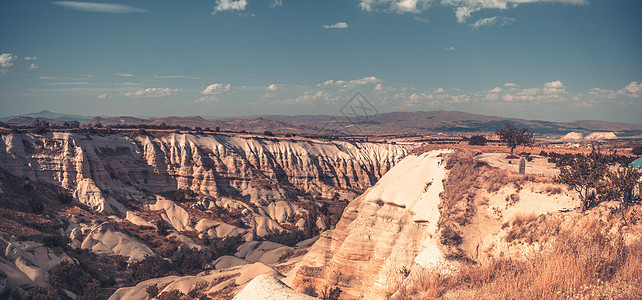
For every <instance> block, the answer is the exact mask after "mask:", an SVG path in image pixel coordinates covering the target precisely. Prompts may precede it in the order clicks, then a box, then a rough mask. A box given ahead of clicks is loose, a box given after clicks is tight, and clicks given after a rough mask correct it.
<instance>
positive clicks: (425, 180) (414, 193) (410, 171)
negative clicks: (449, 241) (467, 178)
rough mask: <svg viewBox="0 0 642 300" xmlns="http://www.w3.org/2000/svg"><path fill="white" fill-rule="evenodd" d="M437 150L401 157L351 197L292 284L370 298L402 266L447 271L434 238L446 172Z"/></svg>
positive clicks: (382, 290)
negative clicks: (335, 288) (331, 288)
mask: <svg viewBox="0 0 642 300" xmlns="http://www.w3.org/2000/svg"><path fill="white" fill-rule="evenodd" d="M441 153H442V152H440V151H434V152H429V153H425V154H422V155H420V156H415V155H411V156H408V157H406V158H405V159H404V160H403V161H401V162H400V163H399V164H398V165H397V166H396V167H395V168H393V169H392V170H390V171H389V172H388V173H387V174H386V175H384V177H383V178H381V180H380V181H379V183H378V184H377V185H376V186H375V187H373V188H371V189H369V190H368V191H367V192H366V193H364V194H363V195H362V196H360V197H358V198H357V199H355V200H354V201H352V202H351V203H350V204H349V205H348V207H346V209H345V211H344V213H343V216H342V218H341V220H340V221H339V223H337V226H336V228H335V229H334V230H331V231H326V232H324V233H323V234H321V238H320V239H319V241H317V242H316V243H315V244H314V245H313V246H312V248H310V251H309V253H308V254H307V255H306V257H305V259H304V260H303V262H302V265H301V267H300V269H299V271H298V273H297V275H296V278H295V279H294V282H293V286H294V287H295V288H296V289H302V288H303V287H305V286H307V285H313V286H315V287H316V289H317V290H322V289H323V288H324V286H325V285H330V286H339V287H340V288H341V289H342V290H343V293H344V296H346V297H349V298H357V297H359V296H361V295H363V296H365V298H367V299H372V298H376V297H383V295H386V294H390V293H391V292H393V290H390V289H391V288H393V284H394V282H392V281H391V280H392V279H393V278H394V277H395V275H396V274H397V273H398V272H399V270H400V269H401V268H402V267H406V268H408V269H409V268H410V267H411V266H412V265H413V264H419V265H421V266H422V267H425V268H432V269H435V270H440V271H443V272H449V270H450V269H452V268H453V266H452V264H451V263H450V262H449V261H447V260H445V259H444V255H443V253H444V250H442V248H443V246H442V245H440V244H439V243H438V238H437V237H436V233H437V222H438V221H439V209H438V205H439V193H440V192H441V191H442V190H443V185H442V180H443V179H444V177H445V175H446V171H445V169H444V167H443V165H442V163H441V161H442V158H441V157H440V156H441Z"/></svg>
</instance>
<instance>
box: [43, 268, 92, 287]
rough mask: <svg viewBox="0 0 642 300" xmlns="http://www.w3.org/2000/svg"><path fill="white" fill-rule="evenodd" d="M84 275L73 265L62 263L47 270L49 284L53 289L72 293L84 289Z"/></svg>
mask: <svg viewBox="0 0 642 300" xmlns="http://www.w3.org/2000/svg"><path fill="white" fill-rule="evenodd" d="M82 278H84V274H83V272H82V270H81V269H80V267H78V266H76V265H75V264H74V263H71V262H68V261H63V262H62V263H60V264H59V265H57V266H55V267H53V268H52V269H51V270H49V282H50V283H51V286H53V287H54V288H63V289H67V290H70V291H72V292H79V291H82V290H83V289H84V286H85V283H84V280H83V279H82Z"/></svg>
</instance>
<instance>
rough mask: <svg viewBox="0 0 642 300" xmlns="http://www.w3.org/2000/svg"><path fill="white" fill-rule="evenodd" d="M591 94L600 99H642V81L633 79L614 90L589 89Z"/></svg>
mask: <svg viewBox="0 0 642 300" xmlns="http://www.w3.org/2000/svg"><path fill="white" fill-rule="evenodd" d="M589 95H591V96H593V97H594V98H598V99H609V100H616V99H627V98H628V99H635V100H642V83H638V82H637V81H633V82H631V83H629V84H627V85H626V86H625V87H624V88H622V89H620V90H617V91H613V90H608V89H600V88H594V89H591V90H590V91H589Z"/></svg>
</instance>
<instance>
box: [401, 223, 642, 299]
mask: <svg viewBox="0 0 642 300" xmlns="http://www.w3.org/2000/svg"><path fill="white" fill-rule="evenodd" d="M580 218H582V216H580ZM581 220H582V222H579V223H577V226H576V227H574V228H571V229H569V230H566V231H561V232H560V231H559V223H557V222H555V221H554V220H545V218H541V217H540V218H535V217H534V216H532V215H518V216H516V217H515V218H514V219H513V220H512V221H511V222H512V224H513V227H514V228H531V229H533V230H534V231H539V232H538V234H539V235H540V239H550V240H551V241H550V242H548V243H547V247H545V249H546V250H544V251H541V252H538V253H535V254H532V256H531V258H530V259H529V260H526V261H522V260H516V259H512V258H509V257H504V258H499V259H496V260H493V261H491V262H490V263H488V264H485V265H474V264H464V267H463V268H462V269H461V271H460V272H459V273H457V274H456V275H454V276H442V275H439V274H435V273H429V272H425V273H423V274H419V275H415V274H413V275H411V276H410V277H409V279H408V280H407V281H406V282H405V285H404V286H403V287H402V288H400V289H399V290H398V292H397V294H395V297H393V298H395V299H430V298H441V297H443V298H455V299H640V298H641V297H642V241H637V242H635V243H632V244H630V245H628V246H627V245H625V243H624V239H623V237H622V235H621V234H617V233H616V234H610V235H609V234H607V233H606V232H608V231H610V230H608V229H609V227H608V224H604V222H602V221H600V220H598V219H581ZM634 222H635V221H634ZM534 226H541V227H542V228H541V231H540V230H537V229H536V228H534ZM552 227H558V228H556V229H554V228H552ZM556 230H557V231H556ZM546 231H550V232H549V237H547V238H545V237H543V235H546V234H545V233H544V232H546ZM556 232H559V233H558V234H556Z"/></svg>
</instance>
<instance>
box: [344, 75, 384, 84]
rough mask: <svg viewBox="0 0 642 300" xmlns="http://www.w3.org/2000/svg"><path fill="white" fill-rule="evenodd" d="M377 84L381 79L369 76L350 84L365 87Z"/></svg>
mask: <svg viewBox="0 0 642 300" xmlns="http://www.w3.org/2000/svg"><path fill="white" fill-rule="evenodd" d="M377 82H381V79H379V78H377V77H374V76H368V77H363V78H361V79H355V80H350V84H354V85H364V84H371V83H377Z"/></svg>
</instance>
